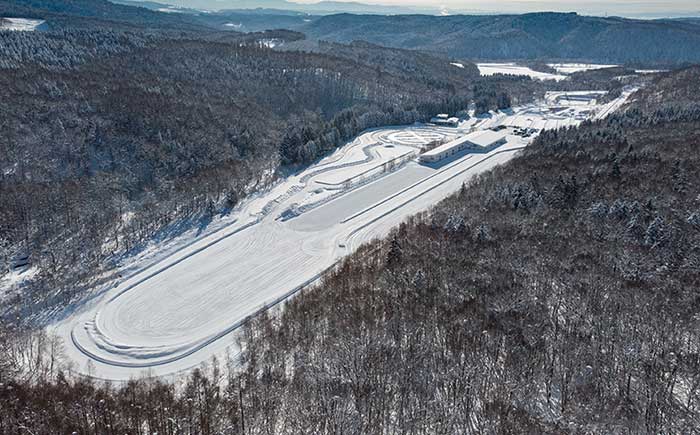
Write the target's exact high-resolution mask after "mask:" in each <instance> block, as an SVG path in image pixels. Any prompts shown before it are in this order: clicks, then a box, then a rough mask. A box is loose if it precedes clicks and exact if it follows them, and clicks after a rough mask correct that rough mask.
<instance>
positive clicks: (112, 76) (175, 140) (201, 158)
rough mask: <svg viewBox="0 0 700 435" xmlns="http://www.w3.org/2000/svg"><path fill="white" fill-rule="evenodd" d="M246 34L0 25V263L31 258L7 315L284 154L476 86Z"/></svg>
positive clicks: (247, 184) (194, 219)
mask: <svg viewBox="0 0 700 435" xmlns="http://www.w3.org/2000/svg"><path fill="white" fill-rule="evenodd" d="M275 35H277V36H279V37H283V36H284V34H283V33H280V32H277V33H275ZM258 36H260V37H261V38H262V39H264V38H266V37H268V36H269V34H267V33H264V34H260V35H258ZM290 37H292V38H298V37H299V36H298V35H296V34H293V35H290ZM250 38H251V35H240V36H236V35H235V34H233V33H231V34H229V33H227V34H225V35H224V34H207V33H203V34H193V33H181V34H177V35H174V34H171V33H163V32H155V33H154V32H151V33H143V32H131V31H130V32H126V31H115V30H106V31H100V30H66V31H59V32H48V33H19V32H14V33H9V32H0V39H1V40H2V43H0V51H1V52H2V56H0V64H2V68H3V69H2V74H0V112H2V113H3V116H2V117H0V132H1V133H0V263H2V265H1V266H0V268H2V270H3V272H4V271H6V270H7V269H8V266H10V265H11V263H12V261H11V260H12V258H13V257H16V256H17V255H21V256H24V255H29V256H30V263H31V266H36V267H37V271H38V273H37V274H36V275H34V281H32V282H30V283H28V285H27V287H26V288H17V287H14V288H10V289H9V294H10V297H9V299H10V300H11V301H12V303H10V304H7V305H6V306H5V307H4V308H5V309H4V312H5V313H6V314H7V313H8V312H14V310H15V309H17V310H21V312H22V316H21V317H22V319H25V320H26V319H31V318H32V314H33V313H36V312H40V311H42V310H44V309H49V308H54V307H55V306H56V305H61V304H63V303H64V302H66V301H67V300H70V299H71V298H72V297H74V296H75V295H76V294H79V293H80V292H81V291H82V289H83V288H88V287H91V286H94V285H97V284H99V281H95V280H94V279H93V278H95V277H97V276H98V275H101V276H102V277H103V279H110V275H109V273H110V272H111V271H112V270H113V269H114V266H115V265H116V264H118V262H119V261H120V260H121V259H122V258H124V257H126V256H130V255H133V254H134V253H135V252H137V251H138V250H139V249H141V248H142V247H143V245H144V243H145V242H146V241H148V240H153V239H154V238H157V239H163V238H167V237H171V236H173V235H175V234H177V233H178V232H179V231H183V230H186V229H189V228H193V227H195V228H196V227H198V226H199V227H205V226H206V225H207V223H208V222H209V221H210V220H211V219H213V218H214V217H215V216H216V215H218V214H221V213H227V212H229V211H230V210H232V209H233V208H235V206H236V205H237V204H238V202H239V201H240V199H241V198H243V197H245V196H246V195H248V194H250V193H251V192H253V191H256V190H259V189H262V188H265V186H267V185H269V184H270V183H271V182H273V181H274V179H275V177H276V176H277V174H278V170H279V168H280V164H283V165H291V166H293V167H298V166H299V165H302V166H303V165H306V164H308V163H310V162H312V161H314V160H316V159H318V158H319V157H320V156H322V155H324V154H325V153H327V152H329V151H331V150H333V149H334V148H335V147H337V146H339V145H342V144H344V143H345V142H346V141H347V140H348V139H350V138H352V137H353V136H355V135H357V134H358V133H359V132H361V131H362V130H364V129H367V128H370V127H377V126H381V125H390V124H409V123H413V122H415V121H424V120H427V119H429V118H430V117H431V116H433V115H434V114H435V113H440V112H450V113H454V112H456V111H458V110H460V109H463V108H465V107H466V106H467V105H468V103H469V101H471V99H472V97H473V89H472V87H471V83H472V82H471V78H470V76H468V75H465V76H464V77H460V76H450V77H451V79H450V81H447V82H445V81H435V80H427V79H426V78H425V77H428V75H427V74H426V75H425V77H418V78H415V79H411V78H410V77H408V76H406V75H405V74H402V75H400V77H399V76H397V75H395V74H398V72H396V73H391V72H389V71H388V70H392V71H396V70H395V66H394V64H393V63H392V65H391V66H389V64H388V63H387V64H386V65H385V64H383V63H382V62H381V59H382V58H378V59H372V60H364V61H362V62H360V61H354V60H351V59H346V58H341V57H336V56H332V55H328V54H319V53H303V52H277V51H273V50H270V49H267V48H265V47H263V46H262V45H261V44H258V43H255V41H251V39H250ZM385 54H386V53H385ZM409 56H410V53H407V52H401V53H400V54H399V55H397V57H398V58H400V59H407V58H408V57H409ZM397 57H393V56H390V55H389V54H386V58H387V59H389V60H387V62H389V61H391V62H393V60H392V59H396V58H397ZM420 58H421V59H423V60H425V55H420ZM427 65H431V68H445V69H449V70H450V71H451V70H452V69H456V68H455V67H453V66H451V65H449V64H448V63H444V62H442V61H440V62H439V63H438V62H434V63H428V64H427ZM424 68H426V67H424ZM440 75H445V73H442V72H439V73H438V72H436V76H440ZM25 290H26V291H25Z"/></svg>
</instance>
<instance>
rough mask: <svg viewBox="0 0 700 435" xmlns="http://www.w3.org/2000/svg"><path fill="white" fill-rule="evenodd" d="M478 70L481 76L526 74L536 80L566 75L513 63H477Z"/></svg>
mask: <svg viewBox="0 0 700 435" xmlns="http://www.w3.org/2000/svg"><path fill="white" fill-rule="evenodd" d="M476 66H477V67H478V68H479V72H480V73H481V75H482V76H492V75H494V74H510V75H515V76H528V77H532V78H533V79H537V80H557V81H559V80H564V79H566V75H563V74H550V73H546V72H540V71H535V70H533V69H530V68H528V67H526V66H522V65H517V64H515V63H477V64H476Z"/></svg>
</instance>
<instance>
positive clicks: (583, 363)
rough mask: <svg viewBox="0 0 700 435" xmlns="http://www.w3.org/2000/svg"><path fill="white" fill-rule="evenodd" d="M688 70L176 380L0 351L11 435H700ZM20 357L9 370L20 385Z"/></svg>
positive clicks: (47, 341) (525, 156) (257, 325)
mask: <svg viewBox="0 0 700 435" xmlns="http://www.w3.org/2000/svg"><path fill="white" fill-rule="evenodd" d="M698 83H700V68H693V69H688V70H685V71H680V72H678V73H671V74H668V75H666V76H664V77H662V78H660V79H659V80H657V81H656V82H655V83H654V84H652V85H651V86H650V87H649V88H647V89H646V90H645V91H644V92H642V93H640V94H639V95H638V96H637V98H636V101H635V102H634V103H632V104H631V106H630V107H628V108H627V110H626V111H625V112H624V113H620V114H616V115H613V116H611V117H609V118H608V119H606V120H604V121H597V122H587V123H585V124H584V125H582V126H581V127H579V128H576V129H567V130H559V131H552V132H547V133H545V134H543V135H541V136H540V137H539V138H538V139H537V140H536V142H535V143H534V144H533V145H532V146H531V147H529V148H528V149H527V150H525V151H524V152H523V153H522V154H521V155H520V156H518V157H517V158H515V159H514V160H513V161H512V162H511V163H509V164H507V165H505V166H503V167H499V168H496V169H495V170H493V171H491V172H488V173H486V174H484V175H482V176H480V177H479V178H477V179H474V180H473V181H472V182H470V183H469V184H468V185H465V186H464V188H463V189H462V190H461V191H460V192H459V193H457V194H455V195H454V196H452V197H450V198H449V199H447V200H445V201H444V202H442V203H440V204H438V205H437V206H436V207H434V209H432V210H431V211H429V212H426V213H424V214H423V215H419V216H416V217H414V218H411V219H409V220H408V221H407V222H405V223H404V224H402V225H401V226H400V227H399V228H398V229H396V230H395V231H394V232H393V233H392V234H391V235H390V237H388V238H387V239H386V240H381V241H376V242H374V243H371V244H369V245H366V246H364V247H363V248H361V249H360V250H359V251H358V252H357V253H355V254H354V255H352V256H350V257H348V258H347V259H346V260H345V261H344V262H343V263H341V264H340V265H339V266H337V268H336V269H335V270H334V271H333V272H332V273H330V274H329V276H327V277H326V278H325V279H324V281H323V282H322V283H321V284H319V285H318V286H316V287H314V288H310V289H307V290H305V291H304V292H303V293H301V294H300V295H299V296H297V297H295V298H294V299H292V300H291V301H289V302H288V303H286V305H285V306H284V307H283V308H282V309H281V310H279V312H273V313H269V312H268V313H265V314H263V315H261V316H259V317H257V318H256V319H254V321H252V322H250V323H249V324H248V325H247V326H246V328H245V330H244V332H243V333H242V336H241V339H240V340H241V344H242V345H243V348H244V352H243V354H242V356H241V359H242V362H243V366H242V370H235V369H234V368H233V365H234V363H233V362H232V360H231V359H230V358H225V359H223V360H219V361H216V360H213V361H211V362H209V363H207V364H204V365H203V366H202V367H201V368H200V369H197V370H194V371H193V372H192V373H191V374H190V375H189V376H188V377H187V378H186V379H185V380H183V382H182V383H181V384H170V383H167V382H164V381H158V380H133V381H131V382H129V383H127V384H124V385H121V386H110V385H105V384H102V383H100V382H97V381H93V380H90V379H84V378H79V379H74V378H71V377H70V376H67V373H66V372H65V368H63V367H61V366H60V364H59V361H60V347H59V344H58V343H55V341H54V340H52V339H51V338H50V337H47V336H45V335H43V334H32V333H27V332H23V331H22V330H20V329H18V328H12V327H9V326H7V327H5V328H4V329H3V330H2V333H1V334H0V339H1V340H0V345H2V347H3V350H4V352H2V353H1V354H0V355H1V357H0V430H1V431H2V432H3V433H8V434H9V433H16V431H17V428H20V432H21V433H67V434H69V433H73V432H77V433H85V434H88V433H95V434H111V433H115V434H116V433H125V432H126V433H134V434H142V433H143V434H145V433H154V432H158V433H163V434H175V433H201V434H213V433H230V434H271V433H356V434H361V433H377V434H379V433H406V434H418V433H421V434H422V433H444V434H454V433H474V434H477V433H478V434H482V433H538V434H539V433H551V434H560V433H572V434H584V433H620V434H628V433H633V434H637V433H648V434H656V433H684V434H693V433H700V414H699V412H698V411H699V409H700V349H698V342H699V338H700V337H698V330H699V329H698V326H699V325H698V321H699V320H700V319H698V315H697V313H698V310H699V307H700V305H699V304H700V298H699V297H698V293H697V288H698V284H699V282H700V281H699V278H700V275H699V272H700V251H699V250H698V246H700V211H699V209H698V192H697V187H698V186H697V180H698V176H697V174H698V170H700V161H699V159H698V153H697V149H696V148H697V145H698V143H699V142H700V100H698V98H697V95H698V92H697V91H698V89H697V87H698V85H697V84H698ZM18 361H26V362H28V364H27V363H25V364H22V365H21V367H22V370H18V367H20V365H18V364H17V362H18Z"/></svg>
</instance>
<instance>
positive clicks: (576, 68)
mask: <svg viewBox="0 0 700 435" xmlns="http://www.w3.org/2000/svg"><path fill="white" fill-rule="evenodd" d="M547 66H549V67H552V68H554V69H555V70H557V72H558V73H560V74H573V73H575V72H580V71H593V70H597V69H606V68H615V67H616V66H619V65H601V64H595V63H548V64H547Z"/></svg>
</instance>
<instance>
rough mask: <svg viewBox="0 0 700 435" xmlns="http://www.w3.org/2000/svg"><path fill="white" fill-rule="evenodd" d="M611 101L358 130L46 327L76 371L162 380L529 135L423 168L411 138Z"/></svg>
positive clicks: (536, 123)
mask: <svg viewBox="0 0 700 435" xmlns="http://www.w3.org/2000/svg"><path fill="white" fill-rule="evenodd" d="M626 97H627V96H623V98H626ZM620 101H624V99H622V98H621V99H620ZM618 104H619V102H618ZM610 107H612V106H605V107H603V106H600V105H598V104H596V103H595V102H594V101H591V102H590V104H588V105H572V106H570V107H565V106H562V104H561V101H558V102H557V104H556V105H551V104H549V103H547V102H542V103H540V104H532V105H528V106H523V107H518V108H514V109H512V110H509V111H507V112H498V113H492V114H490V115H488V116H483V117H480V118H475V119H474V120H473V121H472V122H468V123H463V124H462V126H463V127H464V128H457V129H450V128H440V127H432V126H423V125H414V126H405V127H389V128H380V129H374V130H371V131H368V132H365V133H364V134H362V135H360V136H359V137H358V138H356V139H355V140H353V141H352V142H350V143H348V144H347V145H346V146H344V147H342V148H340V149H338V150H337V151H336V152H335V153H333V154H332V155H330V156H328V157H327V158H325V159H323V160H321V161H320V162H318V163H317V164H315V165H313V166H311V167H309V168H308V169H306V170H304V171H303V172H301V173H299V174H295V175H293V176H290V177H288V178H287V179H285V180H284V181H282V182H280V183H279V184H277V185H276V186H275V187H274V188H272V189H270V190H269V191H267V192H265V193H264V194H260V195H256V196H255V197H253V198H250V199H249V200H247V201H246V202H245V203H244V204H243V206H242V207H241V208H240V209H239V210H237V211H236V212H235V213H234V214H232V215H231V216H228V217H227V218H226V222H225V223H221V222H219V223H214V224H213V225H214V226H217V225H218V231H217V232H214V233H210V234H208V235H206V236H204V237H202V238H199V239H194V238H193V239H192V240H190V241H188V243H185V244H183V245H182V248H181V249H179V250H176V251H174V252H172V250H171V251H170V253H169V256H167V257H161V258H156V259H155V260H157V261H153V260H154V259H152V260H151V261H152V265H151V266H150V267H148V266H147V265H143V266H144V267H143V268H142V269H140V270H139V269H138V268H137V267H136V266H135V265H133V264H132V265H130V267H127V268H125V270H132V271H133V273H132V274H131V275H128V274H127V273H125V278H123V279H122V280H121V281H119V282H114V283H112V284H111V285H110V286H108V287H105V288H102V289H97V291H96V293H95V295H94V297H93V298H91V299H89V300H87V301H85V302H84V303H83V304H82V305H81V306H80V307H78V308H77V309H75V311H73V312H71V313H70V315H68V316H67V317H64V318H63V320H59V321H56V323H55V324H54V325H52V326H51V328H52V329H53V330H55V332H56V333H57V334H58V335H59V336H60V337H61V338H62V339H63V341H64V343H65V345H66V346H65V347H66V349H65V351H66V357H67V358H68V359H69V360H71V361H72V362H73V363H74V367H75V370H76V371H78V372H81V373H87V374H90V375H92V376H95V377H99V378H105V379H114V380H123V379H128V378H130V377H133V376H138V375H141V374H150V375H158V376H167V375H170V374H173V373H177V372H180V371H182V370H185V369H189V368H191V367H194V366H197V365H199V364H200V363H201V362H203V361H206V360H208V359H210V358H211V357H212V356H213V355H221V354H223V353H224V352H225V351H226V350H227V349H229V348H230V350H231V352H232V353H233V354H234V355H235V353H236V352H237V349H236V347H235V344H234V340H233V339H234V338H235V335H236V333H237V329H238V328H239V327H240V326H241V325H242V324H243V323H244V322H245V321H246V320H247V319H248V318H250V316H252V315H254V314H255V313H257V312H259V311H261V310H264V309H266V308H267V307H269V306H272V305H274V304H276V303H278V302H280V301H283V300H284V299H286V298H288V297H290V296H291V295H292V294H294V293H295V292H296V291H297V290H298V289H300V288H302V287H304V286H306V285H308V284H309V283H312V282H314V281H315V280H317V279H318V278H319V277H320V276H321V275H322V274H323V273H324V271H326V270H328V269H329V268H330V267H332V266H333V265H334V264H336V262H337V261H338V260H339V259H341V258H343V257H344V256H346V255H348V254H349V253H351V252H353V251H354V250H355V249H357V247H359V246H360V245H361V244H362V243H365V242H367V241H368V240H371V239H373V238H375V237H381V236H384V235H386V234H387V233H388V232H389V231H390V229H391V228H392V227H394V226H396V225H397V224H399V223H400V222H401V221H402V220H403V219H405V218H406V217H407V216H409V215H412V214H415V213H417V212H419V211H422V210H425V209H427V208H429V207H430V206H432V205H433V204H435V203H436V202H438V201H439V200H441V199H443V198H445V197H446V196H448V195H450V194H451V193H453V192H455V191H456V190H458V189H459V188H460V186H461V185H462V183H463V182H465V181H467V180H468V179H469V178H471V177H473V176H474V175H476V174H478V173H480V172H483V171H486V170H489V169H491V168H493V167H494V166H496V165H499V164H502V163H505V162H507V161H508V160H509V159H511V158H512V157H513V156H514V155H515V154H516V153H517V151H518V150H520V149H522V148H523V147H525V146H526V145H527V144H528V143H529V142H530V141H531V140H532V136H531V137H522V136H518V135H516V134H509V135H508V136H507V139H508V141H507V143H506V144H505V145H502V146H501V147H499V148H497V149H495V150H493V151H491V152H488V153H469V152H467V151H465V152H464V153H463V154H460V155H457V156H455V157H453V158H451V159H449V160H446V161H442V162H439V163H437V164H432V165H425V164H420V163H418V162H417V161H416V159H415V158H412V157H413V154H412V153H415V152H417V151H418V148H419V147H420V146H422V145H424V144H426V143H428V142H432V141H435V140H449V139H452V138H454V137H456V136H460V135H463V134H466V133H468V132H470V131H472V130H481V129H486V128H493V127H498V126H507V130H505V131H506V132H508V133H516V131H515V128H516V127H526V128H538V129H542V128H559V127H562V126H568V125H576V124H578V123H580V122H581V121H582V120H583V119H586V118H587V117H593V116H596V114H598V113H599V112H600V111H605V112H606V113H609V109H610ZM407 153H408V154H409V158H411V159H410V161H405V158H406V157H405V156H406V155H407ZM397 158H400V159H403V161H402V163H401V165H399V166H397V167H396V168H394V169H393V170H377V169H376V168H383V167H384V166H387V165H388V162H392V161H396V160H397ZM368 171H369V172H368ZM368 173H369V174H371V176H369V175H366V176H365V175H363V174H368ZM300 205H305V206H307V207H300ZM290 210H291V211H293V213H292V212H290ZM127 275H128V276H127Z"/></svg>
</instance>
